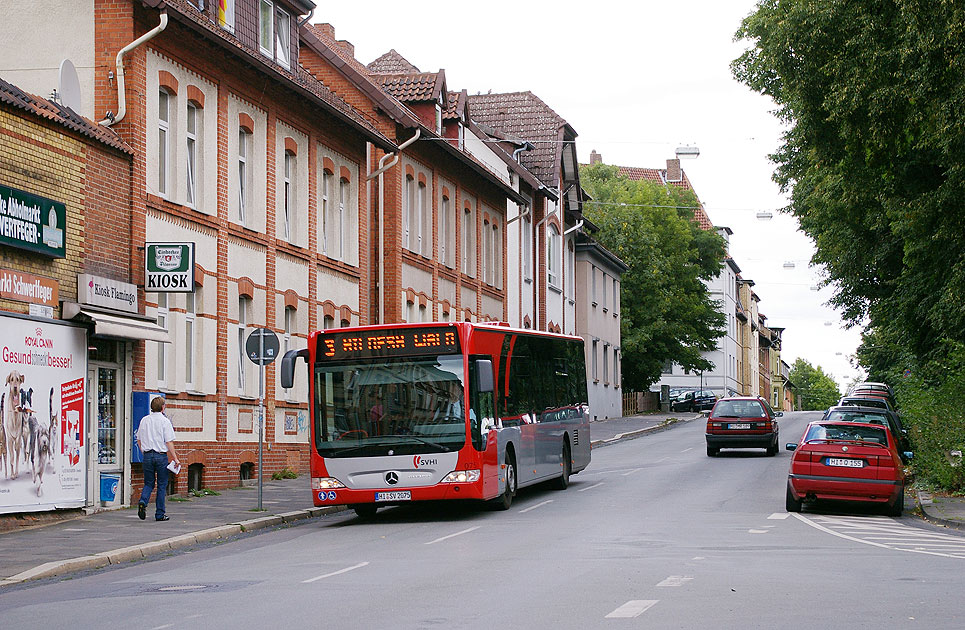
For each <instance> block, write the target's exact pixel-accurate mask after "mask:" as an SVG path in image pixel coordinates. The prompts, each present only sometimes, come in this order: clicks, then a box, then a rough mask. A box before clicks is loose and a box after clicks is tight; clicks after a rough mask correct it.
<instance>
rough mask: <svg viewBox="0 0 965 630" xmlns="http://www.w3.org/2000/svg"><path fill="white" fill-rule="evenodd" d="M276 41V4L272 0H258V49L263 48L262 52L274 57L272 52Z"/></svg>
mask: <svg viewBox="0 0 965 630" xmlns="http://www.w3.org/2000/svg"><path fill="white" fill-rule="evenodd" d="M266 12H267V18H268V19H267V21H266V19H265V18H266ZM266 27H267V30H266ZM274 42H275V5H274V3H273V2H272V1H271V0H258V49H259V50H261V54H263V55H267V56H268V57H272V58H274V57H273V54H272V47H273V46H274Z"/></svg>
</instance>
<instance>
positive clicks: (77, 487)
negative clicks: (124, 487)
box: [0, 315, 87, 513]
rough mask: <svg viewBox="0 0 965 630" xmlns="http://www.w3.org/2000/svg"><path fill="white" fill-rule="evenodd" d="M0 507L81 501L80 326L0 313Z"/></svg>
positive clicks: (29, 508) (31, 508) (83, 363)
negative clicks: (0, 419) (1, 333)
mask: <svg viewBox="0 0 965 630" xmlns="http://www.w3.org/2000/svg"><path fill="white" fill-rule="evenodd" d="M0 326H2V327H3V331H4V334H3V336H2V338H0V378H2V379H3V381H2V383H0V385H2V388H0V409H2V422H0V438H2V443H0V513H9V512H35V511H38V510H51V509H54V508H70V507H83V506H84V500H85V497H86V495H87V444H86V437H85V436H86V423H87V418H86V417H85V416H86V414H85V406H84V401H85V400H86V395H85V384H84V383H85V378H86V371H87V331H86V330H85V329H83V328H77V327H74V326H65V325H63V324H56V323H50V322H38V321H33V320H28V319H20V318H16V317H8V316H3V315H0Z"/></svg>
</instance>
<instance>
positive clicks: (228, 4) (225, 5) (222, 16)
mask: <svg viewBox="0 0 965 630" xmlns="http://www.w3.org/2000/svg"><path fill="white" fill-rule="evenodd" d="M218 26H220V27H221V28H223V29H226V30H228V31H230V32H232V33H234V32H235V0H218Z"/></svg>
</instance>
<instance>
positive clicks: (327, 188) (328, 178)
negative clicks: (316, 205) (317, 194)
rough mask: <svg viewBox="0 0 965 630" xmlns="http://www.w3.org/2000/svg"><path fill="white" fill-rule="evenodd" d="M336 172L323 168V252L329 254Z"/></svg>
mask: <svg viewBox="0 0 965 630" xmlns="http://www.w3.org/2000/svg"><path fill="white" fill-rule="evenodd" d="M334 178H335V174H334V173H330V172H328V171H327V170H324V169H323V170H322V221H321V223H322V226H321V233H322V253H323V254H325V255H326V256H327V255H328V228H329V225H330V224H331V216H330V215H331V212H332V180H333V179H334Z"/></svg>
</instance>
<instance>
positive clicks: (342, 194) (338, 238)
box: [335, 179, 349, 260]
mask: <svg viewBox="0 0 965 630" xmlns="http://www.w3.org/2000/svg"><path fill="white" fill-rule="evenodd" d="M348 196H349V190H348V180H347V179H339V180H338V212H337V213H336V216H335V230H336V233H335V247H336V250H337V253H336V258H338V259H339V260H344V258H345V224H346V223H347V222H346V220H345V211H346V208H347V206H348V202H349V198H348Z"/></svg>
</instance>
